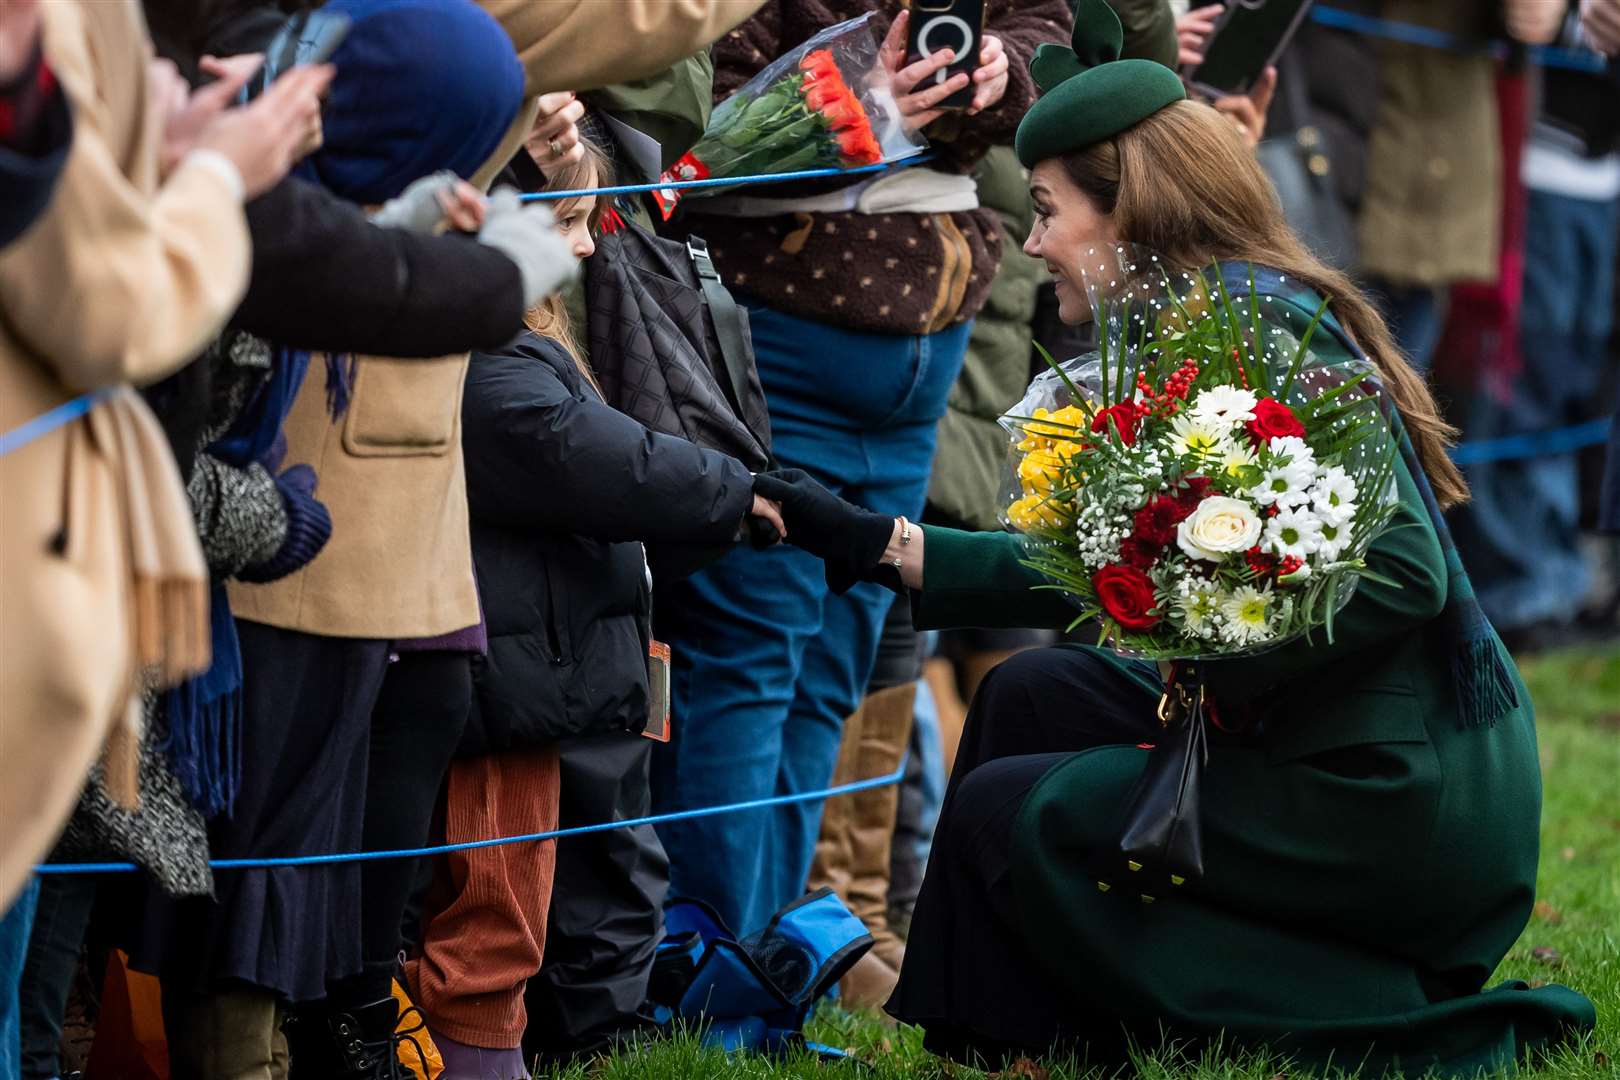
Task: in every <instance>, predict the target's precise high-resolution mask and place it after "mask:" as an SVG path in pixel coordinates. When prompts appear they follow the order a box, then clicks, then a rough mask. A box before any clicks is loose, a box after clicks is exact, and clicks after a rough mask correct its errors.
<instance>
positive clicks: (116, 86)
mask: <svg viewBox="0 0 1620 1080" xmlns="http://www.w3.org/2000/svg"><path fill="white" fill-rule="evenodd" d="M40 10H41V14H42V15H43V16H44V23H45V27H44V40H45V53H46V56H47V58H48V59H49V61H50V64H51V66H52V68H53V69H54V70H55V72H56V74H57V76H58V78H59V79H60V81H61V84H62V87H63V89H64V92H65V93H66V94H67V96H68V99H69V102H70V104H71V106H72V109H73V114H74V134H73V149H72V151H71V153H70V155H69V158H68V162H67V166H66V168H65V169H64V171H63V174H62V178H61V180H60V182H59V185H58V188H57V191H56V193H55V195H54V197H53V200H52V202H51V204H50V206H49V207H48V208H47V210H46V212H45V214H44V215H43V216H42V217H41V219H40V220H39V221H38V222H36V223H35V224H34V226H33V227H32V228H31V229H30V230H29V231H28V232H27V233H25V234H24V235H23V237H22V238H20V239H19V240H18V241H17V242H16V243H14V244H12V245H11V246H10V247H8V248H6V249H5V251H4V252H0V430H3V431H11V430H13V429H15V428H16V427H18V426H19V425H21V424H23V423H25V422H26V421H28V420H29V419H31V418H33V417H35V416H38V415H39V414H41V413H44V412H45V411H47V410H49V409H51V408H53V407H55V406H57V405H60V404H62V403H63V402H66V401H68V400H70V399H72V398H73V397H74V396H76V395H77V394H78V393H79V392H81V391H85V390H92V389H97V388H104V387H113V386H117V385H118V384H121V383H125V382H135V383H144V382H151V381H153V380H156V379H159V378H162V377H163V376H165V375H167V374H169V373H170V372H171V371H173V370H174V369H175V368H177V367H179V366H180V365H182V364H183V363H185V361H186V360H187V359H188V358H189V357H191V356H192V355H194V354H195V353H197V352H199V351H200V350H201V349H202V347H203V346H204V345H205V344H206V343H207V342H208V341H209V340H210V339H211V338H212V337H214V336H215V335H216V334H217V333H218V332H219V330H220V328H221V327H222V326H223V324H224V322H225V320H226V319H227V318H228V317H229V315H230V313H231V311H233V310H234V309H235V307H236V304H237V302H238V301H239V300H240V299H241V296H242V293H243V291H244V290H245V289H246V287H247V279H248V258H249V251H250V249H249V240H248V234H247V222H246V220H245V219H244V218H243V215H242V208H241V204H240V202H239V201H238V199H237V197H236V195H235V193H234V192H232V191H231V190H230V188H229V186H228V185H227V184H226V183H225V182H224V181H223V180H221V179H220V177H219V176H218V175H217V174H215V173H213V172H210V171H209V170H208V169H207V168H205V167H203V166H200V165H198V164H196V163H188V164H182V165H181V166H180V167H179V168H178V169H177V170H176V171H175V172H174V174H173V175H171V176H170V177H169V178H168V180H167V181H166V182H164V183H162V184H161V185H160V183H159V179H158V174H157V154H158V141H159V138H160V135H161V123H160V122H159V120H158V118H157V117H156V115H155V114H154V113H153V112H152V109H151V107H150V106H151V102H150V101H149V100H148V96H147V84H146V66H147V61H148V60H149V58H150V56H151V49H150V46H149V45H148V44H147V38H146V27H145V24H144V22H143V20H142V17H141V11H140V6H139V4H138V3H137V2H136V0H53V2H51V3H47V4H41V5H40ZM154 544H155V545H156V546H155V547H154ZM160 549H161V551H162V552H163V557H162V558H159V559H158V560H157V563H156V564H154V563H152V562H151V561H150V560H149V559H146V558H143V555H142V553H143V552H145V553H146V554H147V555H150V554H151V553H152V552H153V551H154V550H160ZM165 568H167V569H165ZM143 570H144V573H143ZM154 570H155V571H156V574H157V575H158V576H157V577H153V576H152V572H153V571H154ZM199 600H200V601H201V602H200V603H199ZM205 603H206V568H205V567H204V565H203V562H202V555H201V552H200V551H198V550H197V549H196V539H195V535H194V534H193V533H192V532H191V519H190V514H189V512H188V511H187V509H186V505H185V502H184V494H183V492H182V491H181V489H180V484H179V478H178V476H177V475H176V474H175V470H174V463H173V459H172V458H170V457H169V456H168V449H167V445H166V444H165V443H164V442H163V439H162V436H161V432H159V431H158V430H157V428H156V425H155V422H154V421H153V419H152V416H151V414H150V413H149V412H147V411H146V409H145V406H144V405H142V404H141V403H140V401H139V399H138V398H137V397H135V396H134V395H133V394H130V393H129V392H128V391H120V392H117V393H115V395H114V396H113V397H112V398H110V399H108V400H106V401H105V402H104V403H103V404H100V405H98V406H96V408H95V409H94V410H93V411H92V413H91V414H90V416H88V417H86V418H84V419H81V420H77V421H73V422H71V423H68V424H67V425H65V426H63V427H59V428H57V429H56V430H54V431H52V432H51V433H49V434H47V435H45V436H43V437H41V438H38V439H36V440H34V441H33V442H31V443H28V444H27V445H25V446H23V447H22V448H21V449H19V450H16V451H14V452H13V453H10V454H7V455H5V456H4V457H0V761H4V762H5V763H6V781H5V783H3V784H0V823H3V824H0V908H3V907H5V906H6V905H7V904H8V903H9V902H10V900H11V897H12V896H13V895H14V893H15V891H16V889H17V888H18V887H19V886H20V885H21V883H22V881H23V880H24V879H25V877H26V875H27V873H28V869H29V867H30V866H31V865H32V864H33V863H34V862H35V861H36V860H37V859H38V858H39V857H40V856H42V855H43V854H45V852H46V850H47V849H48V848H49V846H50V844H51V843H52V842H53V840H54V839H55V836H56V833H57V830H58V829H60V827H61V825H62V822H63V821H65V820H66V818H67V815H68V813H69V811H71V809H72V807H73V802H74V800H75V798H76V797H77V796H78V792H79V789H80V787H81V786H82V785H83V783H84V779H85V775H86V772H87V770H88V768H89V766H90V764H91V762H92V761H93V760H94V759H95V757H96V755H97V753H98V752H99V751H100V750H101V748H102V746H103V743H104V741H105V740H106V739H107V738H108V735H109V732H110V731H112V730H114V723H115V721H117V720H120V719H127V718H129V716H130V713H131V707H132V706H133V705H134V704H135V702H134V694H133V691H134V689H135V667H136V664H137V659H138V658H139V659H141V660H151V659H153V658H154V655H155V654H154V653H153V652H152V650H151V649H150V648H148V646H149V645H151V644H152V642H151V635H152V633H153V632H158V633H160V634H161V633H162V632H163V627H168V628H174V629H180V630H183V631H184V632H185V633H186V634H188V635H189V640H188V641H187V642H185V643H184V644H183V645H182V646H181V647H180V648H179V649H178V650H176V649H173V648H171V649H170V650H169V652H168V654H167V655H166V656H165V657H163V658H162V659H164V660H165V661H166V662H170V663H171V664H172V667H173V671H172V672H171V673H178V672H179V671H181V670H184V669H188V668H190V669H194V668H195V667H196V666H197V664H198V663H199V662H200V663H203V664H206V660H207V654H206V648H207V628H206V606H205ZM199 611H200V612H201V615H202V625H201V626H200V627H199V626H198V625H197V615H198V613H199ZM137 614H140V615H142V616H143V618H142V619H140V620H138V619H137V618H136V616H137ZM154 618H156V619H157V620H158V622H157V623H154V622H153V621H152V620H153V619H154ZM198 634H200V635H201V640H200V641H199V640H197V635H198ZM199 649H200V650H201V651H200V652H199ZM159 651H160V652H161V651H162V650H159ZM118 731H119V739H118V740H117V741H118V743H119V745H120V747H121V749H122V750H123V751H124V753H121V754H119V755H118V756H117V758H116V760H111V761H109V766H111V767H113V769H114V770H115V769H117V768H119V767H128V766H129V765H130V764H131V763H132V759H131V758H130V757H129V756H128V752H129V751H132V750H133V745H132V744H131V743H130V741H129V738H130V736H131V735H132V734H133V733H132V732H131V731H130V730H129V729H127V728H121V729H118ZM112 771H113V770H110V772H109V780H110V781H111V780H113V779H114V777H113V775H112Z"/></svg>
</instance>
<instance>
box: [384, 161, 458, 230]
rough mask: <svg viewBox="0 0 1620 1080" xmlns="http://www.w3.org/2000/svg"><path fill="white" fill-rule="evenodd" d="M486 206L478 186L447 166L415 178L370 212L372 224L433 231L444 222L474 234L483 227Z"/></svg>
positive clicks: (451, 226) (392, 227) (388, 227)
mask: <svg viewBox="0 0 1620 1080" xmlns="http://www.w3.org/2000/svg"><path fill="white" fill-rule="evenodd" d="M486 206H487V203H486V200H485V199H484V196H483V194H482V193H481V192H479V190H478V189H477V188H475V187H473V186H472V185H471V184H469V183H467V181H465V180H463V179H461V178H460V177H458V176H457V175H456V174H455V173H453V172H451V171H450V170H448V169H446V170H444V171H442V172H436V173H433V174H432V175H429V176H424V177H422V178H421V179H420V180H415V181H412V182H411V185H410V186H409V187H407V188H406V189H405V190H404V191H402V192H400V193H399V194H398V195H396V196H395V197H394V198H392V199H389V200H388V201H387V202H385V203H383V205H382V207H381V208H380V209H378V210H377V212H376V213H374V214H372V215H371V223H372V224H373V225H379V226H381V227H382V228H385V229H404V230H405V231H407V232H415V233H434V232H437V231H438V229H439V227H440V226H441V225H446V226H448V227H449V228H451V229H455V230H457V231H459V232H468V233H475V232H477V231H478V230H479V229H480V228H482V227H483V224H484V211H485V209H486Z"/></svg>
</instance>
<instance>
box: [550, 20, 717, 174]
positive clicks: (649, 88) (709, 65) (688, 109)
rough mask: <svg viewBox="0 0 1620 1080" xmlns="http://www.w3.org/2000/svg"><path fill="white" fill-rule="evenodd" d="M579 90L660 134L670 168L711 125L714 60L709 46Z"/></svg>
mask: <svg viewBox="0 0 1620 1080" xmlns="http://www.w3.org/2000/svg"><path fill="white" fill-rule="evenodd" d="M580 96H581V97H582V98H583V99H584V101H585V104H587V105H589V106H590V107H591V108H593V109H598V110H600V111H602V112H605V113H607V114H608V115H610V116H612V117H613V118H614V119H615V120H619V121H621V122H623V123H625V124H628V125H629V126H631V127H633V128H635V129H636V130H637V131H639V132H641V133H642V134H644V135H647V136H649V137H651V138H652V139H654V140H656V141H657V143H658V145H659V146H660V148H662V150H663V158H664V160H663V167H664V168H666V169H667V168H669V167H670V166H671V165H673V164H675V162H676V161H678V160H679V159H680V156H681V155H682V154H684V153H686V151H687V150H689V149H691V147H692V144H693V143H695V142H697V141H698V138H699V137H700V136H701V135H702V134H703V129H704V128H706V127H708V126H709V112H710V110H711V109H712V108H713V106H714V62H713V61H712V60H710V58H709V53H708V50H706V49H705V50H703V51H701V52H697V53H694V54H692V55H691V56H688V57H687V58H686V59H684V60H680V61H678V62H676V63H675V64H674V65H673V66H672V67H669V68H666V69H664V70H663V71H660V72H658V73H657V74H654V75H648V76H647V77H646V78H644V79H636V80H634V81H633V82H625V83H615V84H614V85H612V86H604V87H603V88H602V89H600V90H592V91H589V92H588V93H585V94H582V95H580ZM646 179H647V180H649V181H650V180H656V179H658V178H657V177H656V176H649V177H646ZM619 182H620V183H621V184H622V183H630V182H631V178H628V177H621V178H620V180H619Z"/></svg>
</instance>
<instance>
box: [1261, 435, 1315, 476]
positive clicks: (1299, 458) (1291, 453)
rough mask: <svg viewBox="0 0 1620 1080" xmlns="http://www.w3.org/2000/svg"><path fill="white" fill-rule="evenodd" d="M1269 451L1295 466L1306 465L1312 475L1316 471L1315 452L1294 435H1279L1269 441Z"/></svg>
mask: <svg viewBox="0 0 1620 1080" xmlns="http://www.w3.org/2000/svg"><path fill="white" fill-rule="evenodd" d="M1269 448H1270V450H1271V452H1272V453H1273V454H1275V455H1276V456H1277V457H1285V458H1287V459H1288V460H1289V461H1292V462H1294V463H1296V464H1308V465H1310V467H1311V471H1312V473H1313V474H1314V473H1315V471H1316V451H1315V450H1312V449H1311V447H1310V444H1309V443H1307V442H1306V441H1305V440H1304V439H1301V438H1299V437H1298V436H1296V435H1279V436H1277V437H1276V438H1275V439H1272V440H1271V444H1270V447H1269Z"/></svg>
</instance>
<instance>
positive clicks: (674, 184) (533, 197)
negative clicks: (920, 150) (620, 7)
mask: <svg viewBox="0 0 1620 1080" xmlns="http://www.w3.org/2000/svg"><path fill="white" fill-rule="evenodd" d="M931 156H932V155H929V154H913V155H912V156H911V157H905V158H891V159H890V160H888V161H880V162H878V163H877V164H875V165H860V166H857V167H856V168H853V169H838V168H832V169H801V170H799V171H798V172H785V173H758V174H755V175H752V176H711V177H709V178H708V179H707V180H671V181H670V182H668V183H665V184H618V185H615V186H613V187H602V188H575V189H574V190H572V191H533V192H530V193H528V194H527V195H523V196H522V197H521V198H522V199H523V201H524V202H539V201H541V200H545V199H577V198H581V197H583V196H586V195H636V194H639V193H641V192H645V191H690V190H692V189H694V188H711V187H733V186H737V185H753V184H785V183H787V182H788V181H790V180H819V179H824V178H826V177H829V176H863V175H865V174H867V173H875V172H883V171H885V170H887V169H895V168H899V169H903V168H905V167H907V166H909V165H917V164H921V163H922V162H924V161H927V160H929V158H930V157H931Z"/></svg>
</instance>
